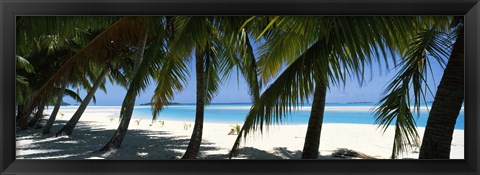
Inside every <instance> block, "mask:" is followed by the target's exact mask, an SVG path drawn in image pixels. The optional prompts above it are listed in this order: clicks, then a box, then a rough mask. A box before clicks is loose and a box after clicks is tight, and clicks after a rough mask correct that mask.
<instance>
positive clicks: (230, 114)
mask: <svg viewBox="0 0 480 175" xmlns="http://www.w3.org/2000/svg"><path fill="white" fill-rule="evenodd" d="M250 107H251V104H210V105H207V106H206V107H205V122H208V123H229V124H240V125H241V124H242V123H243V121H244V120H245V116H246V114H247V113H248V111H249V109H250ZM373 107H374V104H369V103H355V104H343V103H338V104H333V103H332V104H327V105H326V108H325V115H324V119H323V122H324V123H352V124H373V123H374V116H373V112H372V108H373ZM429 108H430V105H429ZM309 115H310V105H304V107H303V108H301V109H298V110H293V111H292V113H291V114H290V115H289V116H288V117H287V119H286V120H285V122H284V124H308V118H309ZM133 116H134V118H140V119H147V120H150V119H151V118H152V110H151V108H150V106H136V107H135V110H134V112H133ZM415 118H416V123H417V126H419V127H425V125H426V123H427V118H428V111H427V110H421V112H420V115H419V117H415ZM464 118H465V117H464V111H463V109H462V111H461V112H460V114H459V116H458V119H457V122H456V125H455V129H464V123H465V122H464ZM158 120H173V121H184V122H193V121H194V120H195V104H179V105H169V106H166V107H165V108H164V109H163V110H162V111H161V112H160V114H159V117H158Z"/></svg>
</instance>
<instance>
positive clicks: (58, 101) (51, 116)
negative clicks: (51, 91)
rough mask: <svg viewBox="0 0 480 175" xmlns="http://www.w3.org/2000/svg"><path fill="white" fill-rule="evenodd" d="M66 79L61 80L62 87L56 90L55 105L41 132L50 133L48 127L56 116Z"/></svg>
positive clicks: (65, 86)
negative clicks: (58, 90)
mask: <svg viewBox="0 0 480 175" xmlns="http://www.w3.org/2000/svg"><path fill="white" fill-rule="evenodd" d="M67 83H68V82H67V80H66V79H65V80H63V84H62V89H61V90H60V92H58V97H57V102H56V103H55V107H54V108H53V111H52V114H50V117H49V118H48V121H47V124H45V126H44V127H43V131H42V134H44V135H46V134H49V133H50V129H51V128H52V126H53V122H55V118H56V117H57V114H58V110H59V109H60V105H62V100H63V93H65V89H66V88H67Z"/></svg>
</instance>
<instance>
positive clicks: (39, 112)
mask: <svg viewBox="0 0 480 175" xmlns="http://www.w3.org/2000/svg"><path fill="white" fill-rule="evenodd" d="M44 109H45V105H43V104H41V105H40V106H38V109H37V113H35V115H34V116H33V118H32V119H31V120H30V122H28V124H27V128H31V127H33V126H35V124H37V123H38V122H39V121H40V119H42V117H43V110H44Z"/></svg>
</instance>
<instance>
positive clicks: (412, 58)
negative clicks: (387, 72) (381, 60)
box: [375, 17, 463, 159]
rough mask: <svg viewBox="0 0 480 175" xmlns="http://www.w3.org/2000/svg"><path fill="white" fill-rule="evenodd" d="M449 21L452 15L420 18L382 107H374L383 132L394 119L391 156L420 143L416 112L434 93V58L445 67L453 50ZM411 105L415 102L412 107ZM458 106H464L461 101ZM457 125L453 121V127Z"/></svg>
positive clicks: (387, 90)
mask: <svg viewBox="0 0 480 175" xmlns="http://www.w3.org/2000/svg"><path fill="white" fill-rule="evenodd" d="M449 21H450V18H447V17H437V18H429V17H424V18H422V19H421V20H420V21H419V24H420V25H419V26H418V27H417V28H416V31H414V33H413V35H412V36H411V39H410V42H409V43H408V45H406V46H405V48H404V53H403V54H402V57H403V59H402V60H401V62H400V64H399V65H397V66H398V68H399V70H401V71H400V72H399V73H397V75H396V76H395V77H394V79H393V80H392V82H391V83H390V84H389V86H387V88H386V90H385V92H384V94H385V96H384V97H383V98H382V99H381V101H380V106H379V107H378V108H376V109H375V115H376V120H375V121H376V123H378V124H380V125H379V126H380V127H382V128H383V129H384V131H385V130H386V129H387V128H388V126H389V125H390V124H391V123H392V122H393V121H394V123H395V138H394V143H393V149H392V155H391V158H392V159H395V158H396V157H397V156H398V155H399V154H401V153H402V152H403V151H407V150H410V149H411V148H413V147H418V146H419V145H418V143H419V142H418V140H419V139H420V138H419V135H418V133H417V130H416V123H415V119H414V115H415V114H416V115H419V113H420V105H421V103H422V101H423V102H425V103H426V99H425V98H426V95H427V94H428V92H430V93H431V90H430V87H429V86H428V85H427V83H426V82H427V79H428V72H429V69H431V64H432V63H431V62H432V61H431V60H436V61H437V62H439V64H440V65H441V66H442V67H443V66H444V65H445V64H446V63H445V61H444V58H445V57H446V56H447V55H448V53H449V51H450V50H451V49H450V47H451V44H450V43H451V38H452V37H451V36H448V35H447V34H446V33H448V32H451V31H450V30H449V29H448V26H449ZM453 37H455V36H453ZM430 71H431V70H430ZM410 87H413V88H410ZM411 89H413V97H411V96H410V93H411V92H410V91H411ZM462 97H463V96H462ZM412 98H413V100H411V99H412ZM410 105H413V108H412V107H410ZM459 105H460V107H461V102H460V104H459ZM435 108H436V109H438V108H437V107H435ZM412 109H413V111H412ZM433 109H434V107H433V106H432V110H433ZM459 110H460V108H458V109H457V114H456V116H458V112H459ZM429 118H430V117H429ZM454 119H456V117H455V118H454ZM429 120H430V119H429ZM454 125H455V124H454V123H453V125H452V128H453V126H454ZM452 132H453V129H452ZM450 137H451V136H450Z"/></svg>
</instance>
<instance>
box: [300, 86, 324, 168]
mask: <svg viewBox="0 0 480 175" xmlns="http://www.w3.org/2000/svg"><path fill="white" fill-rule="evenodd" d="M326 93H327V88H326V87H325V86H324V85H322V84H320V83H318V84H317V86H316V87H315V92H314V95H313V104H312V110H311V112H310V119H309V121H308V129H307V134H306V136H305V144H304V145H303V152H302V159H317V158H318V148H319V147H320V135H321V131H322V123H323V114H324V112H325V99H326Z"/></svg>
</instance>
